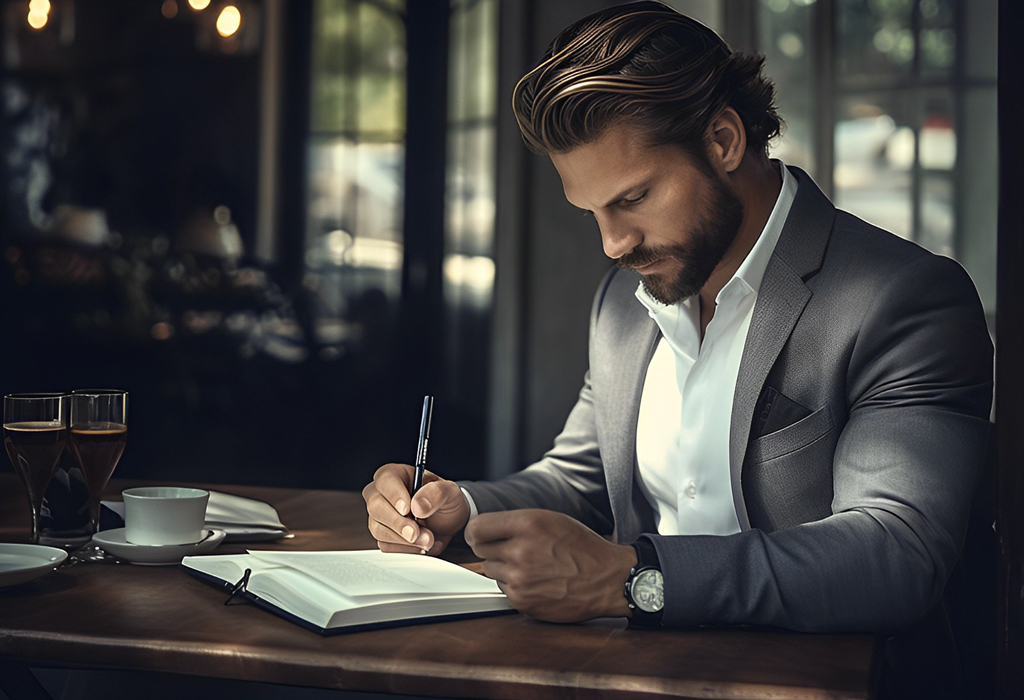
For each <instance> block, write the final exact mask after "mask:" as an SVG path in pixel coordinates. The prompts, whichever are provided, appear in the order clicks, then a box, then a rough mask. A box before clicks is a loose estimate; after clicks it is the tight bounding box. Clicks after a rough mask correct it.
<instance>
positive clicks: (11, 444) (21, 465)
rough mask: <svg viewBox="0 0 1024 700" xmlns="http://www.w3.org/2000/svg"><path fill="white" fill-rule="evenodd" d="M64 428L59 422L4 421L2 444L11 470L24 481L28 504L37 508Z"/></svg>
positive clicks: (50, 472)
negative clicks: (9, 459) (9, 460)
mask: <svg viewBox="0 0 1024 700" xmlns="http://www.w3.org/2000/svg"><path fill="white" fill-rule="evenodd" d="M66 438H67V429H66V428H65V427H64V426H63V425H62V424H61V423H54V422H50V421H24V422H20V423H4V446H5V447H6V448H7V456H9V457H10V458H11V464H12V465H14V471H16V472H18V476H20V477H21V480H22V481H23V482H25V489H26V490H27V491H28V498H29V501H30V502H31V504H32V508H33V510H35V511H38V509H39V506H40V505H41V504H42V502H43V494H44V493H45V492H46V485H47V484H48V483H49V482H50V475H52V474H53V468H54V466H56V464H57V460H58V459H60V453H61V452H63V450H64V441H65V439H66Z"/></svg>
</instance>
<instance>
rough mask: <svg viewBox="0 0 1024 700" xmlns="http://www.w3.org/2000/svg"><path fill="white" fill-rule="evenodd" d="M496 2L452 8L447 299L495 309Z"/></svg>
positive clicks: (459, 0) (464, 1)
mask: <svg viewBox="0 0 1024 700" xmlns="http://www.w3.org/2000/svg"><path fill="white" fill-rule="evenodd" d="M497 20H498V7H497V2H496V0H452V3H451V27H450V31H451V49H450V53H449V56H450V59H449V100H448V182H447V202H446V217H445V218H446V221H445V266H444V273H445V274H444V296H445V301H446V303H447V304H449V305H455V306H470V307H474V308H477V309H481V310H482V309H489V308H490V304H491V292H492V288H493V282H494V262H493V260H492V259H491V257H490V256H491V254H492V248H493V241H494V211H495V192H494V188H495V171H494V168H495V162H494V158H495V153H496V148H497V143H496V140H495V139H496V129H497V127H496V122H495V118H496V108H497V84H496V83H497V81H496V78H497Z"/></svg>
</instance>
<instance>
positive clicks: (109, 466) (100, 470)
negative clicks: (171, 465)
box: [68, 389, 128, 533]
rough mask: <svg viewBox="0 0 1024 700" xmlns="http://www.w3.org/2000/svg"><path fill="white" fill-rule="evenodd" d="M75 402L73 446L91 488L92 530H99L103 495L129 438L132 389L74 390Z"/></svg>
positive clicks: (71, 400)
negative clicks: (129, 410)
mask: <svg viewBox="0 0 1024 700" xmlns="http://www.w3.org/2000/svg"><path fill="white" fill-rule="evenodd" d="M68 399H70V403H71V409H70V413H71V418H70V430H69V433H70V438H71V448H72V450H73V451H74V453H75V458H76V459H78V464H79V466H80V467H81V468H82V475H83V476H84V477H85V483H86V486H87V488H88V491H89V514H90V519H91V522H92V531H93V532H94V533H95V532H97V531H98V530H99V522H100V498H101V497H102V496H103V489H104V488H105V487H106V485H107V481H109V480H110V475H111V474H113V473H114V468H115V467H116V466H117V462H118V460H119V459H121V453H123V452H124V446H125V442H126V441H127V439H128V392H127V391H121V390H120V389H85V390H77V391H74V392H73V393H72V394H71V395H70V396H69V397H68Z"/></svg>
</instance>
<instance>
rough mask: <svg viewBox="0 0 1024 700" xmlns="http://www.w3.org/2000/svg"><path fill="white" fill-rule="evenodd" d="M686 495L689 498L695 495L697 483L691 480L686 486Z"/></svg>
mask: <svg viewBox="0 0 1024 700" xmlns="http://www.w3.org/2000/svg"><path fill="white" fill-rule="evenodd" d="M686 495H687V496H689V497H690V498H696V497H697V484H696V483H695V482H693V481H691V482H690V485H689V486H687V487H686Z"/></svg>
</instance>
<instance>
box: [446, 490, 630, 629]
mask: <svg viewBox="0 0 1024 700" xmlns="http://www.w3.org/2000/svg"><path fill="white" fill-rule="evenodd" d="M466 542H468V543H469V546H470V547H472V548H473V552H474V553H475V554H476V555H477V556H478V557H480V558H481V559H483V560H484V573H485V574H486V575H487V576H488V577H489V578H492V579H494V580H495V581H497V582H498V587H499V588H501V590H502V591H503V592H504V593H505V595H507V596H508V599H509V602H510V603H511V604H512V606H513V607H514V608H516V610H519V611H520V612H522V613H525V614H527V615H530V616H531V617H536V618H538V619H541V620H548V621H549V622H580V621H582V620H590V619H593V618H595V617H623V616H628V615H629V613H630V611H629V606H628V605H627V604H626V599H625V596H624V595H623V585H624V584H625V582H626V578H627V577H628V576H629V570H630V568H631V567H632V566H634V565H636V553H635V552H634V551H633V548H632V547H630V546H628V545H621V544H614V543H612V542H609V541H607V540H605V539H604V538H603V537H601V536H600V535H598V534H597V533H596V532H594V531H593V530H591V529H589V528H588V527H586V526H585V525H583V524H582V523H580V522H579V521H577V520H574V519H572V518H570V517H569V516H567V515H563V514H562V513H556V512H554V511H549V510H537V509H527V510H509V511H502V512H498V513H481V514H480V515H478V516H477V517H475V518H473V519H472V520H470V522H469V525H467V526H466Z"/></svg>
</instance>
